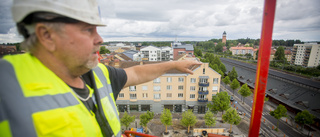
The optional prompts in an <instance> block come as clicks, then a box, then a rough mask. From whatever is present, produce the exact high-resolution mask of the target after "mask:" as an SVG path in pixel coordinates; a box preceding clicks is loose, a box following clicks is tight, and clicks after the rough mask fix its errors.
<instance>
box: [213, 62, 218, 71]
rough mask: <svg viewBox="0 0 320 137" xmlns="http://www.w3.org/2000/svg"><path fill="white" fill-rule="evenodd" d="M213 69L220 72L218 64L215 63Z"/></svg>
mask: <svg viewBox="0 0 320 137" xmlns="http://www.w3.org/2000/svg"><path fill="white" fill-rule="evenodd" d="M212 69H213V70H215V71H216V72H219V66H218V65H217V64H214V65H213V66H212Z"/></svg>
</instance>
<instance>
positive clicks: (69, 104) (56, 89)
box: [0, 53, 102, 137]
mask: <svg viewBox="0 0 320 137" xmlns="http://www.w3.org/2000/svg"><path fill="white" fill-rule="evenodd" d="M4 59H6V60H0V75H1V77H0V87H1V89H0V130H1V132H0V136H9V135H10V134H11V135H12V136H14V137H20V136H26V137H29V136H30V137H35V136H102V134H101V131H100V128H99V125H98V124H97V122H96V120H95V117H94V116H92V115H91V113H90V112H89V111H88V110H87V108H86V107H85V106H84V105H83V104H82V103H80V101H79V100H78V99H77V98H76V97H75V95H74V93H73V92H71V89H70V88H69V87H68V86H67V85H66V84H65V83H64V82H63V81H62V80H61V79H60V78H58V77H57V76H56V75H55V74H54V73H53V72H51V71H50V70H49V69H48V68H46V67H44V66H43V64H42V63H41V62H40V61H39V60H38V59H36V58H35V57H33V56H31V55H30V54H28V53H27V54H22V55H14V56H7V57H4Z"/></svg>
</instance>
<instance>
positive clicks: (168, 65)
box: [124, 61, 175, 87]
mask: <svg viewBox="0 0 320 137" xmlns="http://www.w3.org/2000/svg"><path fill="white" fill-rule="evenodd" d="M174 68H175V65H174V62H173V61H170V62H164V63H157V64H147V65H139V66H134V67H130V68H126V69H124V70H125V71H126V73H127V76H128V80H127V83H126V85H125V87H127V86H132V85H137V84H141V83H145V82H148V81H151V80H153V79H155V78H157V77H159V76H161V75H163V74H164V73H166V72H167V71H169V70H171V69H174Z"/></svg>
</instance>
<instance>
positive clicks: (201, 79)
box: [199, 78, 208, 83]
mask: <svg viewBox="0 0 320 137" xmlns="http://www.w3.org/2000/svg"><path fill="white" fill-rule="evenodd" d="M199 82H200V83H208V79H204V78H200V81H199Z"/></svg>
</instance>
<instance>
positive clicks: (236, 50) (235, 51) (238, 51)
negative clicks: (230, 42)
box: [229, 46, 257, 56]
mask: <svg viewBox="0 0 320 137" xmlns="http://www.w3.org/2000/svg"><path fill="white" fill-rule="evenodd" d="M229 50H230V51H231V52H232V55H245V54H247V53H248V54H251V55H252V56H253V55H254V53H255V51H257V50H255V49H253V47H238V46H237V47H231V48H229Z"/></svg>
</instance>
